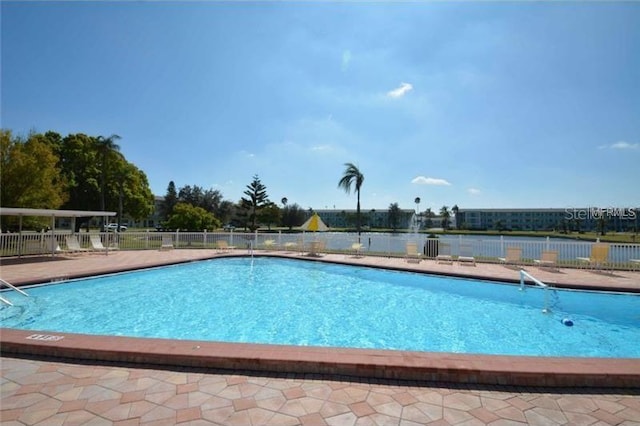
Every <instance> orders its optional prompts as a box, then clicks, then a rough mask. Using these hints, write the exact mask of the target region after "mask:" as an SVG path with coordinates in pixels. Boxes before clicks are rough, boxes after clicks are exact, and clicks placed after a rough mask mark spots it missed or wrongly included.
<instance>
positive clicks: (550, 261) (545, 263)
mask: <svg viewBox="0 0 640 426" xmlns="http://www.w3.org/2000/svg"><path fill="white" fill-rule="evenodd" d="M533 261H534V262H535V264H536V265H538V266H539V267H540V268H549V269H554V270H557V269H558V252H557V251H556V250H544V251H543V252H542V254H541V256H540V259H534V260H533Z"/></svg>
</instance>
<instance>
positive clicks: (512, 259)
mask: <svg viewBox="0 0 640 426" xmlns="http://www.w3.org/2000/svg"><path fill="white" fill-rule="evenodd" d="M498 259H499V260H500V262H501V263H504V264H505V265H515V266H517V265H519V264H521V263H522V247H507V255H506V256H505V257H499V258H498Z"/></svg>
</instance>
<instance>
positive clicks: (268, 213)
mask: <svg viewBox="0 0 640 426" xmlns="http://www.w3.org/2000/svg"><path fill="white" fill-rule="evenodd" d="M281 215H282V211H281V210H280V207H278V206H277V205H276V204H275V203H271V202H270V203H268V204H267V205H266V206H264V207H263V208H262V209H260V213H258V219H259V220H260V223H265V224H266V225H267V227H268V228H269V230H271V225H274V224H277V223H279V222H280V217H281Z"/></svg>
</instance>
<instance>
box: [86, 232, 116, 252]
mask: <svg viewBox="0 0 640 426" xmlns="http://www.w3.org/2000/svg"><path fill="white" fill-rule="evenodd" d="M89 242H90V243H91V249H92V250H93V251H107V250H109V251H113V250H118V247H111V246H109V247H108V248H107V247H105V246H104V244H102V240H101V239H100V235H97V234H91V235H90V236H89Z"/></svg>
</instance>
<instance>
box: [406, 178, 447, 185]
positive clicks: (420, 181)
mask: <svg viewBox="0 0 640 426" xmlns="http://www.w3.org/2000/svg"><path fill="white" fill-rule="evenodd" d="M411 183H415V184H418V185H436V186H451V183H449V182H447V181H446V180H445V179H438V178H432V177H424V176H417V177H415V178H414V179H413V180H412V181H411Z"/></svg>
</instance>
